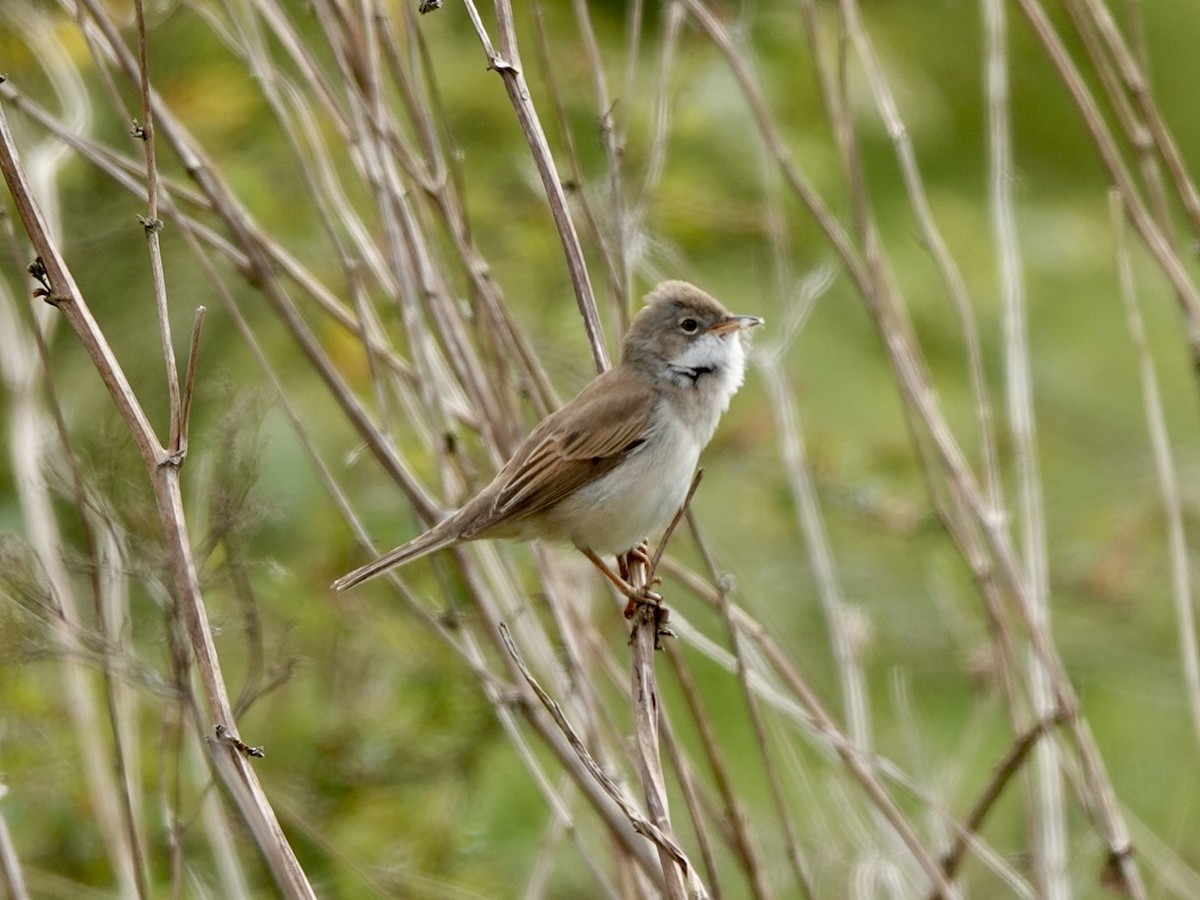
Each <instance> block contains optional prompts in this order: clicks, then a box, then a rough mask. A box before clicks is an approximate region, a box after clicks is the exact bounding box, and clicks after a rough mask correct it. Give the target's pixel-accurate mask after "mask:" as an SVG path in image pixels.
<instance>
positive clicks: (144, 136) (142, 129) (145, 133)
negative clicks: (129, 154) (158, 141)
mask: <svg viewBox="0 0 1200 900" xmlns="http://www.w3.org/2000/svg"><path fill="white" fill-rule="evenodd" d="M129 133H130V134H131V135H133V136H134V137H135V138H137V139H138V140H139V141H148V140H150V132H149V130H148V129H147V127H146V126H145V125H143V124H142V123H141V122H139V121H138V120H137V119H134V120H133V127H131V128H130V129H129Z"/></svg>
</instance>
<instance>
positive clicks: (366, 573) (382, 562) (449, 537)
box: [333, 528, 457, 591]
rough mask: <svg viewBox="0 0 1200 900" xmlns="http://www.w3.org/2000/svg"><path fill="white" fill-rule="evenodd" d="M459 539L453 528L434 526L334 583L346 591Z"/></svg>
mask: <svg viewBox="0 0 1200 900" xmlns="http://www.w3.org/2000/svg"><path fill="white" fill-rule="evenodd" d="M455 540H457V536H456V535H455V533H454V531H453V530H451V529H442V528H434V529H433V530H432V531H427V532H426V533H425V534H422V535H420V536H419V537H415V538H413V539H412V540H411V541H409V542H408V543H407V544H401V545H400V546H399V547H397V548H396V549H395V550H390V551H388V552H387V553H385V554H384V555H383V556H381V557H379V558H378V559H376V560H374V561H372V562H369V563H367V564H366V565H365V566H361V567H359V568H357V569H355V570H354V571H353V572H349V573H347V574H345V575H343V576H342V577H341V578H339V579H338V580H337V581H335V582H334V583H333V589H334V590H335V591H345V590H349V589H350V588H352V587H354V586H355V585H356V584H362V583H363V582H364V581H366V580H368V579H370V578H374V577H375V576H376V575H382V574H383V573H384V572H386V571H387V570H388V569H390V568H392V567H393V566H400V565H403V564H404V563H407V562H412V561H413V560H414V559H420V558H421V557H422V556H426V555H428V554H430V553H433V552H435V551H437V550H441V549H442V548H443V547H449V546H450V545H451V544H453V543H454V542H455Z"/></svg>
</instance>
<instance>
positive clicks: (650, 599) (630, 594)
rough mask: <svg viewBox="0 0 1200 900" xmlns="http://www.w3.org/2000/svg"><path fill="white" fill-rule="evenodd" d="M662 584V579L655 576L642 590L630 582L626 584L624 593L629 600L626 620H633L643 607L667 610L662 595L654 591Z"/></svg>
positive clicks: (626, 607) (626, 606)
mask: <svg viewBox="0 0 1200 900" xmlns="http://www.w3.org/2000/svg"><path fill="white" fill-rule="evenodd" d="M660 584H662V579H661V578H659V577H658V576H657V575H655V576H654V577H653V578H651V579H650V580H649V581H647V582H646V584H645V585H643V586H642V587H640V588H636V587H634V586H633V585H631V584H629V582H626V583H625V586H624V589H623V590H622V593H623V594H624V595H625V596H626V597H627V598H628V599H629V602H628V603H626V604H625V618H627V619H632V618H633V616H634V613H636V612H637V611H638V609H640V608H641V607H643V606H648V607H653V608H655V609H661V610H664V611H665V610H666V607H664V606H663V605H662V601H663V598H662V594H660V593H658V591H656V590H654V588H656V587H658V586H659V585H660Z"/></svg>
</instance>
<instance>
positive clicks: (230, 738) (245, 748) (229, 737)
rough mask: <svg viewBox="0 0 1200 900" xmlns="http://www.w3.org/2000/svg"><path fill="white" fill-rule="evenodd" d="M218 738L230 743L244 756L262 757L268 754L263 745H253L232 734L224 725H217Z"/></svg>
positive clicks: (224, 742)
mask: <svg viewBox="0 0 1200 900" xmlns="http://www.w3.org/2000/svg"><path fill="white" fill-rule="evenodd" d="M217 740H218V741H220V742H221V743H222V744H228V745H229V746H230V747H232V748H233V749H234V750H236V751H237V752H238V753H240V754H242V756H253V757H254V758H255V759H262V758H263V757H264V756H266V755H267V754H266V751H264V750H263V748H262V747H251V746H250V745H249V744H247V743H245V742H244V741H243V740H242V739H241V738H239V737H238V736H237V735H235V734H232V733H231V732H230V731H229V729H228V728H226V727H225V726H224V725H218V726H217Z"/></svg>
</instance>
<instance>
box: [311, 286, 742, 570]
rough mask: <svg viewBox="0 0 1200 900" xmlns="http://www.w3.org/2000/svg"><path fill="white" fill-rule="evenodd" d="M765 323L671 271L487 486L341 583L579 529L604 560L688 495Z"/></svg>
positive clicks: (573, 537)
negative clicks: (751, 334)
mask: <svg viewBox="0 0 1200 900" xmlns="http://www.w3.org/2000/svg"><path fill="white" fill-rule="evenodd" d="M761 324H762V319H760V318H758V317H757V316H737V315H731V314H730V313H729V312H728V311H727V310H726V309H725V307H723V306H722V305H721V304H720V303H718V302H717V301H716V300H714V299H713V298H712V297H710V296H709V295H708V294H706V293H704V292H703V291H702V290H700V289H699V288H697V287H694V286H692V285H690V284H688V283H686V282H683V281H666V282H663V283H662V284H660V285H659V286H658V287H656V288H655V289H654V291H653V292H651V294H650V295H649V296H648V297H647V298H646V306H645V307H644V308H643V309H642V310H641V312H639V313H638V314H637V316H636V317H635V318H634V320H633V322H632V324H631V325H630V327H629V332H628V333H627V334H626V335H625V341H624V343H623V345H622V347H621V361H620V363H619V364H618V365H616V366H615V367H614V368H612V369H609V370H608V371H607V372H605V373H603V374H602V375H599V376H597V377H596V378H595V379H593V380H592V381H591V382H589V383H588V385H587V386H586V387H584V389H583V390H582V391H580V392H579V394H578V395H577V396H576V397H575V398H574V399H573V400H571V401H570V402H569V403H567V404H566V406H564V407H563V408H562V409H560V410H558V411H557V412H554V413H551V414H550V415H549V416H547V417H546V418H545V419H543V420H542V422H541V423H540V424H539V425H538V426H537V427H536V428H534V429H533V432H532V433H531V434H530V435H529V437H528V438H526V439H525V442H524V443H523V444H522V445H521V446H520V448H519V449H518V450H517V452H516V453H515V454H513V457H512V459H510V460H509V461H508V462H507V463H506V464H505V465H504V468H502V469H501V470H500V472H499V473H498V474H497V475H496V477H495V478H494V479H492V481H491V483H490V484H489V485H488V486H487V487H485V488H484V489H483V490H482V491H480V492H479V493H478V494H477V495H475V497H473V498H472V499H471V500H469V501H468V502H467V503H466V505H465V506H463V507H462V508H461V509H459V510H458V511H457V512H455V513H452V514H451V515H450V516H449V517H448V518H446V519H444V520H443V521H441V522H440V523H438V524H437V525H435V526H434V527H433V528H431V529H429V530H428V531H426V532H425V533H424V534H422V535H419V536H418V537H415V538H413V539H412V540H411V541H409V542H408V543H406V544H402V545H401V546H399V547H397V548H396V549H394V550H392V551H391V552H389V553H387V554H385V555H383V556H381V557H379V559H376V560H375V561H374V562H370V563H368V564H367V565H365V566H363V567H362V568H360V569H355V570H354V571H353V572H351V573H349V574H348V575H344V576H343V577H341V578H339V579H338V580H337V581H335V582H334V583H333V586H334V588H335V589H337V590H339V591H342V590H346V589H347V588H351V587H353V586H354V585H356V584H359V583H360V582H363V581H366V580H367V579H368V578H374V577H375V576H376V575H379V574H380V573H381V572H384V571H386V570H387V569H390V568H392V567H393V566H399V565H403V564H404V563H407V562H411V561H412V560H414V559H417V558H419V557H422V556H425V555H427V554H429V553H433V552H434V551H435V550H441V549H442V548H444V547H449V546H450V545H452V544H457V543H460V542H462V541H475V540H481V539H490V538H512V539H516V540H530V539H532V538H544V539H547V540H553V541H567V542H570V543H572V544H574V545H575V546H576V547H578V548H579V549H580V550H582V551H583V552H584V553H586V554H587V555H588V557H589V558H591V559H592V560H593V561H595V562H597V563H598V564H599V561H598V559H597V557H598V556H599V555H606V554H613V555H616V554H624V553H626V552H628V551H630V550H632V549H633V548H635V547H637V546H638V545H639V544H640V543H641V542H642V541H643V540H645V539H646V538H647V537H649V536H650V535H651V534H652V533H654V532H656V531H657V530H658V529H660V528H663V527H664V526H665V525H666V524H667V522H668V521H669V520H670V519H671V517H672V516H673V515H674V514H675V513H676V512H677V511H678V510H679V508H680V507H681V506H682V505H683V502H684V500H685V499H686V496H687V492H688V489H689V487H690V486H691V482H692V477H693V475H694V473H695V470H696V463H697V460H698V459H699V456H700V451H701V450H702V449H703V448H704V446H705V445H706V444H707V443H708V442H709V439H710V438H712V436H713V432H714V431H715V430H716V428H717V421H718V420H719V419H720V417H721V414H722V413H723V412H725V410H726V409H728V408H729V400H730V398H731V397H732V396H733V395H734V393H735V392H736V391H737V389H738V388H739V387H741V384H742V377H743V375H744V373H745V368H746V357H745V351H744V349H743V347H742V342H741V330H742V329H743V328H748V327H750V326H752V325H761ZM602 568H603V566H602ZM606 571H607V570H606ZM610 574H611V573H610Z"/></svg>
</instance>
